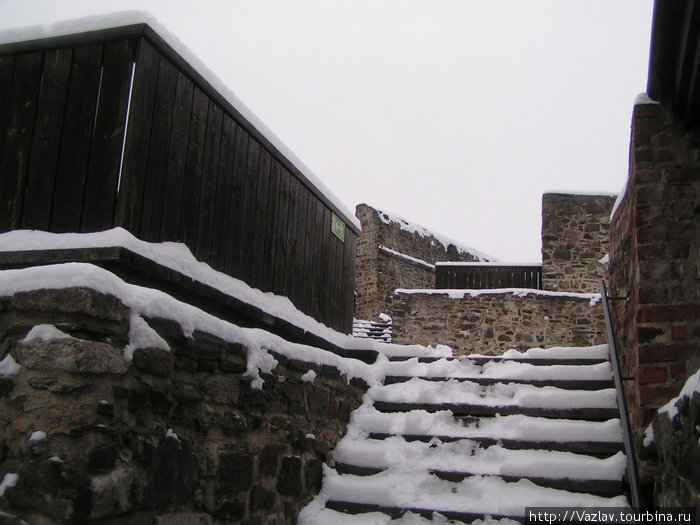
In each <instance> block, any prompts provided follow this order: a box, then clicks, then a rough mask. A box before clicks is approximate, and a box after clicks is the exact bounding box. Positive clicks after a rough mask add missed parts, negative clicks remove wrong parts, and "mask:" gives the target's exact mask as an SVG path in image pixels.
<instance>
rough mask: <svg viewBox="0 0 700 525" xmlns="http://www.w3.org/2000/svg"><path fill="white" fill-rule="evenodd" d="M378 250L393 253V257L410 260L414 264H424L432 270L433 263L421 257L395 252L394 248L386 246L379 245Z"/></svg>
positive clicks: (433, 267)
mask: <svg viewBox="0 0 700 525" xmlns="http://www.w3.org/2000/svg"><path fill="white" fill-rule="evenodd" d="M379 251H381V252H384V253H388V254H389V255H393V256H395V257H399V258H400V259H404V260H406V261H409V262H412V263H414V264H417V265H419V266H424V267H425V268H428V269H429V270H434V269H435V265H434V264H430V263H429V262H426V261H424V260H423V259H417V258H416V257H411V256H410V255H406V254H405V253H401V252H397V251H396V250H392V249H390V248H387V247H386V246H382V245H380V246H379Z"/></svg>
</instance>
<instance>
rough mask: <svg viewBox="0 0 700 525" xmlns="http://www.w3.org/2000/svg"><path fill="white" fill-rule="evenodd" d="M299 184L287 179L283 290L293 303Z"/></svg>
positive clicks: (295, 179) (297, 268)
mask: <svg viewBox="0 0 700 525" xmlns="http://www.w3.org/2000/svg"><path fill="white" fill-rule="evenodd" d="M300 187H301V184H300V183H299V179H297V178H296V177H295V176H294V175H292V176H291V178H290V179H289V208H288V210H287V240H286V244H287V274H286V276H285V289H286V290H287V297H289V298H290V299H291V301H292V302H295V301H296V299H297V290H298V285H299V280H300V279H301V275H300V272H299V259H298V252H297V249H298V245H297V232H298V231H299V229H298V228H297V223H298V220H299V191H300Z"/></svg>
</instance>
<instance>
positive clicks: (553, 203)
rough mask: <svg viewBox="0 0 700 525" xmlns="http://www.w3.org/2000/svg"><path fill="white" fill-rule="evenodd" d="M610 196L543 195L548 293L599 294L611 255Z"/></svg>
mask: <svg viewBox="0 0 700 525" xmlns="http://www.w3.org/2000/svg"><path fill="white" fill-rule="evenodd" d="M615 198H616V197H615V196H610V195H575V194H565V193H545V194H544V195H543V196H542V286H543V288H544V289H545V290H558V291H569V292H597V291H598V288H599V282H600V279H602V278H603V277H604V276H605V275H606V271H607V269H606V267H605V265H604V264H602V263H601V262H600V261H601V259H602V258H603V257H604V256H605V255H606V254H607V253H608V238H609V231H610V211H611V210H612V208H613V205H614V203H615Z"/></svg>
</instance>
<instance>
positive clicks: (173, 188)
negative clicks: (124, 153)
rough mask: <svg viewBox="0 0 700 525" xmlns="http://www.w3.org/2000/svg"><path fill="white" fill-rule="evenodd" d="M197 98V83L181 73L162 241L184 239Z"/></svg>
mask: <svg viewBox="0 0 700 525" xmlns="http://www.w3.org/2000/svg"><path fill="white" fill-rule="evenodd" d="M193 98H194V84H192V81H191V80H190V79H189V78H187V77H186V76H185V75H184V74H182V73H178V77H177V84H176V86H175V105H174V107H173V120H172V126H171V131H170V144H169V147H168V152H169V153H168V168H167V175H166V178H165V186H164V189H163V220H162V223H161V239H163V240H164V241H181V240H182V238H181V237H180V230H181V222H182V219H181V217H182V203H183V191H184V187H185V165H186V162H187V142H188V140H189V134H190V122H191V120H192V102H193Z"/></svg>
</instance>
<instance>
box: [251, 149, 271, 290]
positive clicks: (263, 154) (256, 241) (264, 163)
mask: <svg viewBox="0 0 700 525" xmlns="http://www.w3.org/2000/svg"><path fill="white" fill-rule="evenodd" d="M271 162H272V158H271V157H270V153H269V152H268V151H267V150H265V149H264V148H261V149H260V166H259V168H258V184H257V192H256V195H255V220H254V224H253V227H254V234H253V248H252V254H253V259H254V260H255V261H256V263H255V264H254V265H253V268H252V273H251V281H250V285H251V286H253V287H255V288H259V289H263V273H264V268H265V263H266V262H267V258H268V256H269V255H268V253H266V251H265V246H266V245H267V237H266V236H267V227H266V223H267V211H268V210H267V206H268V198H269V191H270V164H271Z"/></svg>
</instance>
